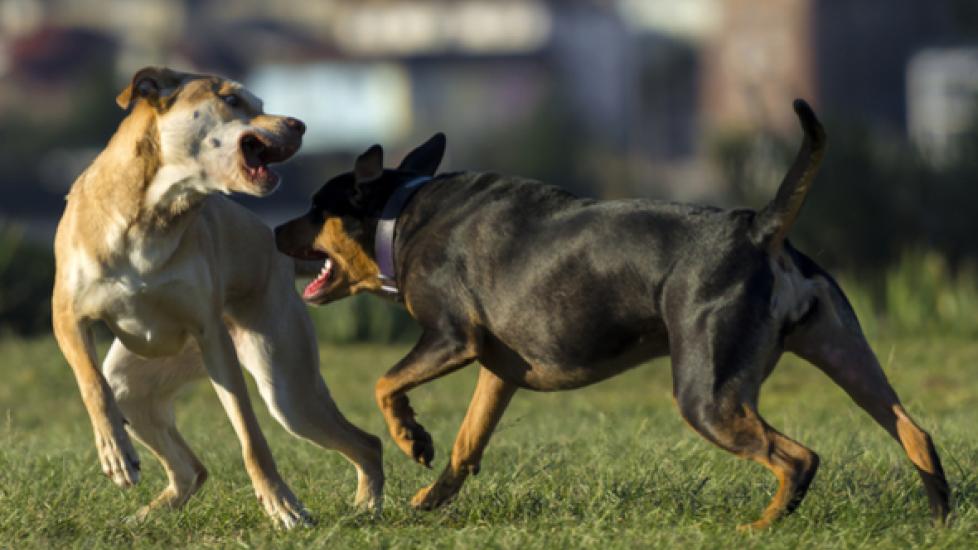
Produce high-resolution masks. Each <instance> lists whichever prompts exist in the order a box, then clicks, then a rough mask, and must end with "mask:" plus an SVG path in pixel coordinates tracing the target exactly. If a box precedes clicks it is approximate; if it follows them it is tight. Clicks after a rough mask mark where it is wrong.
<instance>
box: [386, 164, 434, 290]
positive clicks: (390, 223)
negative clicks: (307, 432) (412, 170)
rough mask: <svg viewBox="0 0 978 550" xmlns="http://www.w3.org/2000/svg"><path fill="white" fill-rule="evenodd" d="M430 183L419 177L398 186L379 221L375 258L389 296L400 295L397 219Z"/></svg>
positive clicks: (423, 177) (427, 178)
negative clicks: (420, 190)
mask: <svg viewBox="0 0 978 550" xmlns="http://www.w3.org/2000/svg"><path fill="white" fill-rule="evenodd" d="M429 181H431V177H429V176H419V177H416V178H412V179H411V180H409V181H407V182H406V183H404V184H402V185H399V186H397V188H396V189H394V192H393V193H391V196H390V197H389V198H388V199H387V203H386V204H385V205H384V210H383V212H382V213H381V215H380V219H379V220H378V221H377V231H376V234H375V235H374V256H375V257H376V258H377V267H378V268H380V274H379V278H380V290H381V291H382V292H384V293H386V294H388V295H392V296H396V295H398V294H399V293H400V290H399V289H398V287H397V271H396V269H395V263H394V260H395V258H394V237H395V234H394V233H395V229H396V228H397V218H398V217H399V216H400V215H401V211H403V210H404V206H405V205H407V203H408V201H409V200H411V197H413V196H414V193H415V192H417V190H418V189H420V188H421V187H422V186H423V185H424V184H426V183H428V182H429Z"/></svg>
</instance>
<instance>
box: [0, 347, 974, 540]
mask: <svg viewBox="0 0 978 550" xmlns="http://www.w3.org/2000/svg"><path fill="white" fill-rule="evenodd" d="M875 347H876V349H877V351H878V353H879V355H880V359H881V361H882V362H883V363H884V364H885V365H886V368H887V372H888V373H889V375H890V377H891V380H892V382H893V384H894V386H895V387H896V388H897V390H898V391H899V392H900V393H901V395H902V397H903V399H904V401H905V402H906V404H907V407H908V409H909V410H910V411H911V413H912V414H915V415H916V417H917V419H918V420H919V421H920V423H921V424H922V425H923V426H924V427H925V428H927V429H928V430H929V431H930V432H931V433H932V435H933V436H934V438H935V440H936V442H937V445H938V449H939V450H940V452H941V454H942V457H943V460H944V465H945V468H946V470H947V472H948V476H949V478H950V481H951V485H952V488H953V490H954V494H955V500H956V511H955V520H954V522H953V523H952V525H951V527H950V528H947V529H934V528H933V527H931V524H930V521H929V518H928V513H927V506H926V499H925V497H924V495H923V491H922V490H921V487H920V484H919V481H918V479H917V477H916V474H915V473H914V471H913V469H912V468H911V466H910V464H909V462H908V461H907V460H906V459H905V457H904V456H903V455H902V453H901V452H900V450H899V448H898V447H897V446H896V444H895V443H894V442H893V441H891V440H890V439H889V438H888V436H886V434H885V433H884V432H883V430H881V429H880V428H878V427H877V426H876V425H874V424H873V423H872V421H871V420H870V419H869V418H868V417H867V416H866V415H865V414H863V413H862V412H861V411H860V410H858V409H857V408H856V406H855V405H854V404H852V403H851V402H850V401H849V400H848V398H847V397H846V396H845V395H844V394H843V393H842V392H841V390H839V389H838V388H836V387H835V386H833V385H832V384H831V382H829V381H828V380H827V379H826V378H825V377H824V376H822V375H821V374H820V373H819V372H818V371H816V370H815V369H814V368H812V367H810V366H808V365H807V364H804V363H802V362H801V361H800V360H798V359H795V358H794V357H786V358H785V359H784V360H783V361H782V364H781V365H780V367H779V368H778V370H777V371H776V372H775V373H774V375H773V376H772V377H771V379H770V380H769V381H768V383H767V384H766V385H765V390H764V392H763V394H762V407H761V410H762V413H763V414H764V415H765V417H766V418H767V420H768V421H769V422H770V423H771V424H773V425H775V426H777V427H779V428H780V429H782V430H783V431H784V432H785V433H787V434H789V435H791V436H793V437H795V438H797V439H799V440H800V441H802V442H804V443H806V444H807V445H809V446H811V447H812V448H814V449H815V450H816V451H818V452H819V454H820V455H821V457H822V467H821V469H820V471H819V474H818V476H817V477H816V479H815V482H814V484H813V485H812V489H811V491H810V492H809V495H808V498H807V499H806V501H805V503H804V504H803V505H802V507H801V508H800V509H799V511H798V513H797V514H795V515H794V516H792V517H790V518H788V519H787V520H786V521H783V522H781V523H780V524H778V525H777V526H776V527H775V528H773V529H772V530H770V531H767V532H764V533H761V534H756V535H741V534H738V533H736V532H735V531H734V526H735V525H737V524H739V523H743V522H745V521H749V520H751V519H754V518H755V516H757V515H758V514H759V513H760V511H761V509H762V508H763V507H764V506H765V504H766V503H767V500H768V498H769V497H770V495H771V494H772V492H773V489H774V480H773V477H772V476H771V475H770V474H768V473H767V472H766V471H765V470H763V469H762V468H761V467H759V466H756V465H754V464H751V463H748V462H745V461H742V460H738V459H736V458H733V457H732V456H731V455H729V454H727V453H725V452H723V451H720V450H718V449H717V448H715V447H713V446H712V445H710V444H709V443H707V442H705V441H703V440H702V439H700V438H699V436H697V435H695V434H694V433H693V432H691V431H690V430H689V429H688V428H687V427H686V426H685V425H684V424H683V422H682V421H681V420H680V418H679V415H678V414H677V412H676V411H675V408H674V405H673V402H672V398H671V391H670V388H671V380H670V376H669V369H668V363H667V362H665V361H657V362H654V363H653V364H651V365H646V366H643V367H641V368H639V369H636V370H634V371H631V372H628V373H626V374H624V375H621V376H619V377H617V378H614V379H612V380H609V381H607V382H604V383H602V384H599V385H597V386H593V387H591V388H587V389H583V390H577V391H573V392H562V393H554V394H534V393H531V392H520V393H518V394H517V396H516V398H515V399H514V401H513V404H512V405H511V406H510V409H509V410H508V411H507V413H506V416H505V417H504V418H503V421H502V424H501V426H500V428H499V430H498V432H497V434H496V436H495V437H494V439H493V441H492V443H491V444H490V446H489V449H488V451H487V453H486V457H485V459H484V461H483V467H482V473H481V474H480V475H478V476H477V477H475V478H472V479H471V480H470V481H469V483H468V484H467V485H466V487H465V488H464V489H463V492H462V494H461V496H460V497H459V499H458V500H457V501H456V502H454V503H453V504H451V505H450V506H448V507H447V508H445V509H443V510H439V511H436V512H430V513H422V512H416V511H414V510H412V509H411V508H410V507H408V506H407V501H408V500H409V499H410V497H411V495H413V493H414V492H415V491H416V490H417V489H418V488H420V487H421V486H423V485H424V484H426V483H428V482H429V481H430V480H431V479H433V476H434V475H435V472H432V471H428V470H425V469H424V468H422V467H420V466H418V465H416V464H414V463H412V462H411V461H410V460H408V459H407V458H406V457H405V456H403V455H401V454H400V452H399V451H398V450H397V449H396V448H395V447H394V446H393V445H392V444H391V443H390V440H389V438H388V437H387V436H386V430H385V429H384V426H383V420H382V419H381V416H380V414H379V413H378V412H377V411H376V410H375V405H374V402H373V398H372V387H373V383H374V381H375V380H376V378H377V377H378V376H380V374H381V373H382V372H383V371H384V370H386V369H387V368H388V367H389V366H391V365H392V364H393V363H394V362H395V361H396V360H397V359H398V358H399V357H400V356H402V355H403V353H404V352H405V351H406V349H407V346H406V345H401V346H366V345H358V346H348V347H325V348H323V350H322V356H323V360H324V369H323V370H324V373H325V376H326V379H327V383H328V384H329V386H330V389H331V391H332V394H333V396H334V398H335V399H336V401H337V402H338V403H339V404H340V407H341V408H342V410H343V411H344V412H345V414H346V415H347V416H348V417H349V418H350V419H351V420H352V421H353V422H355V423H356V424H358V425H359V426H361V427H363V428H365V429H367V430H369V431H371V432H373V433H375V434H378V435H381V436H382V437H383V439H384V442H385V467H386V471H387V479H388V483H387V490H386V504H385V511H384V514H383V517H382V518H380V519H374V518H372V517H368V516H363V515H357V514H356V513H355V512H354V510H353V507H352V499H353V493H354V488H355V476H354V472H353V468H352V467H351V466H350V465H349V464H348V463H347V462H346V461H345V460H344V459H343V458H342V457H340V456H339V455H338V454H337V453H333V452H325V451H322V450H320V449H319V448H318V447H315V446H313V445H311V444H309V443H306V442H304V441H300V440H297V439H295V438H292V437H291V436H289V435H288V434H287V433H285V431H284V430H283V429H281V428H280V427H279V426H278V425H277V424H276V423H275V422H274V421H273V420H271V419H270V417H268V415H267V414H265V411H264V408H263V407H261V406H259V409H260V412H261V421H262V425H263V427H264V429H265V433H266V435H267V436H268V438H269V440H270V443H271V445H272V448H273V452H274V454H275V457H276V459H277V461H278V464H279V468H280V470H281V471H282V473H283V475H284V476H285V477H286V479H287V480H288V482H289V483H290V484H291V486H292V488H293V490H294V491H295V492H296V493H297V494H298V495H299V496H300V498H302V499H303V501H304V502H305V504H306V506H307V507H308V508H309V509H310V510H311V511H312V513H313V514H314V516H315V517H316V519H317V520H318V524H317V525H316V526H315V527H313V528H308V529H300V530H297V531H292V532H282V531H278V530H276V529H274V528H273V527H272V524H271V522H270V521H269V520H268V519H267V518H265V517H264V515H263V514H262V512H261V510H260V508H259V506H258V504H257V502H256V501H255V498H254V494H253V492H252V489H251V487H250V485H249V483H248V478H247V476H246V474H245V472H244V469H243V467H242V465H241V460H240V455H239V449H238V443H237V440H236V439H235V437H234V434H233V432H232V430H231V428H230V426H229V424H228V421H227V419H226V417H225V415H224V412H223V410H222V409H221V408H220V405H219V404H218V402H217V399H216V398H215V396H214V394H213V391H212V390H211V388H210V387H209V385H208V384H206V383H200V384H196V385H195V386H193V387H192V388H190V389H189V390H188V392H187V393H186V394H185V395H184V396H182V397H181V399H180V401H179V403H178V409H177V415H178V421H179V424H180V425H181V428H182V430H183V431H184V432H185V435H186V436H187V439H188V440H189V442H190V444H191V445H192V446H193V447H194V448H195V449H196V450H197V452H198V454H199V455H200V457H201V458H202V460H203V462H204V463H205V464H206V465H207V467H208V469H209V471H210V474H211V477H210V480H209V481H208V483H207V485H206V486H205V488H204V489H203V490H202V492H201V493H200V494H199V495H197V496H196V497H195V498H194V499H192V500H191V501H190V503H189V505H188V506H187V507H186V508H185V509H184V510H181V511H178V512H171V513H165V514H162V515H159V516H157V517H155V518H153V519H152V520H150V521H148V522H146V523H143V524H139V525H129V524H126V523H125V522H124V521H123V519H124V518H125V517H126V516H127V515H129V514H131V513H133V512H135V511H136V509H138V507H139V506H140V505H141V504H143V503H145V502H146V501H148V500H149V499H150V498H152V497H153V496H154V495H155V493H156V492H158V491H159V490H160V489H162V488H163V485H164V479H165V478H164V475H163V472H162V470H161V468H159V466H158V465H157V463H156V461H155V459H154V458H153V457H152V456H151V455H150V454H149V452H148V451H146V450H145V449H144V448H142V447H139V450H140V453H141V457H142V459H143V464H144V467H143V474H144V476H143V480H142V482H141V483H140V484H139V485H138V486H137V487H135V488H133V489H132V490H129V491H121V490H119V489H117V488H116V487H115V486H114V485H112V484H111V483H110V482H109V481H108V480H107V479H106V478H105V477H104V476H102V475H101V474H100V472H99V467H98V463H97V459H96V456H95V450H94V447H93V445H92V441H91V431H90V426H89V423H88V419H87V418H86V416H85V413H84V411H83V409H82V406H81V402H80V398H79V397H78V392H77V389H76V388H75V385H74V380H73V378H72V376H71V372H70V370H69V369H68V367H67V366H66V365H65V364H64V362H63V360H62V358H61V356H60V354H59V353H58V351H57V349H56V347H55V346H54V344H53V342H52V341H51V340H49V339H39V340H35V341H21V340H12V339H8V340H5V341H2V342H0V376H2V377H3V378H2V379H3V383H2V384H0V547H25V546H37V547H40V546H43V547H65V546H78V547H86V548H89V547H99V546H101V547H118V546H123V545H125V546H130V545H133V546H159V547H173V546H195V547H196V546H205V547H206V546H221V547H226V546H239V547H276V548H281V547H307V546H315V547H325V546H330V547H335V548H349V547H385V548H409V547H419V546H421V547H433V548H470V547H503V548H536V547H556V548H561V547H600V548H635V547H665V548H672V547H682V548H697V547H707V548H730V547H752V548H753V547H770V548H786V547H787V548H792V547H797V548H810V547H857V548H888V547H907V546H912V545H921V546H926V547H928V548H954V547H960V548H965V547H973V545H974V542H975V541H976V540H978V510H976V504H978V473H976V472H978V437H976V435H975V431H974V427H975V421H976V419H978V416H976V414H978V413H976V411H978V377H976V376H975V373H976V370H975V368H976V367H975V365H978V342H971V341H970V340H967V339H957V340H955V339H946V338H944V339H914V340H900V339H884V340H880V341H877V342H875ZM474 375H475V369H474V368H469V369H465V370H463V371H461V372H460V373H457V374H455V375H452V376H449V377H447V378H445V379H442V380H439V381H436V382H434V383H431V384H429V385H427V386H424V387H422V388H419V389H417V390H415V391H414V392H413V393H412V401H413V405H414V408H415V409H416V411H417V412H418V417H419V420H420V421H421V422H422V423H424V424H425V425H426V426H427V427H428V428H429V430H430V431H431V433H432V434H433V436H434V438H435V442H436V446H437V449H438V454H437V456H436V464H435V468H436V470H437V469H440V468H441V467H443V466H444V464H445V460H446V454H447V452H448V450H449V449H450V446H451V443H452V440H453V437H454V434H455V430H456V428H457V426H458V423H459V422H460V421H461V419H462V416H463V414H464V412H465V407H466V404H467V402H468V398H469V395H470V393H471V389H472V388H473V387H474V383H475V378H474ZM252 395H255V392H252Z"/></svg>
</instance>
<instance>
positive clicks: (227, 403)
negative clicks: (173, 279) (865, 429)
mask: <svg viewBox="0 0 978 550" xmlns="http://www.w3.org/2000/svg"><path fill="white" fill-rule="evenodd" d="M205 334H206V335H207V337H203V338H198V343H199V345H200V351H201V355H202V357H203V360H204V366H205V367H206V368H207V372H208V374H209V375H210V378H211V382H212V383H213V385H214V389H215V391H216V392H217V397H218V398H219V399H220V400H221V405H223V406H224V410H225V411H226V412H227V415H228V418H229V419H230V420H231V425H232V426H233V427H234V431H235V433H236V434H237V435H238V440H239V441H240V442H241V454H242V456H243V458H244V463H245V468H246V469H247V471H248V476H249V477H251V483H252V485H253V486H254V488H255V496H257V497H258V501H259V502H260V503H261V504H262V506H263V507H264V508H265V512H266V513H267V514H268V515H269V516H271V517H272V519H273V520H274V521H276V522H277V523H278V524H280V525H281V526H283V527H285V528H286V529H290V528H292V527H295V526H296V525H299V524H302V523H309V521H310V520H309V514H308V512H306V509H305V507H304V506H303V505H302V503H301V502H299V499H298V498H296V496H295V495H294V494H293V493H292V490H291V489H289V487H288V486H287V485H286V484H285V482H284V481H283V480H282V477H281V476H280V475H279V473H278V469H277V468H276V466H275V460H274V459H273V458H272V452H271V450H270V449H269V447H268V442H267V441H266V440H265V436H264V435H263V434H262V432H261V427H260V426H259V425H258V419H257V418H256V417H255V411H254V409H253V408H252V407H251V400H250V399H249V398H248V387H247V386H246V385H245V380H244V375H243V374H242V372H241V366H240V364H239V363H238V359H237V355H236V354H235V351H234V345H233V343H232V341H231V336H230V334H228V331H227V328H226V327H225V326H224V324H223V323H219V322H218V323H213V324H211V325H210V326H209V327H208V329H207V330H206V331H205Z"/></svg>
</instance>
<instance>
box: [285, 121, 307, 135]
mask: <svg viewBox="0 0 978 550" xmlns="http://www.w3.org/2000/svg"><path fill="white" fill-rule="evenodd" d="M285 125H286V126H288V127H289V128H291V129H293V130H295V131H296V132H299V133H300V134H304V133H306V125H305V123H304V122H302V121H301V120H299V119H297V118H292V117H289V118H287V119H285Z"/></svg>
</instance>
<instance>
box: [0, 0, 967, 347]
mask: <svg viewBox="0 0 978 550" xmlns="http://www.w3.org/2000/svg"><path fill="white" fill-rule="evenodd" d="M145 65H168V66H171V67H173V68H176V69H181V70H188V71H207V72H214V73H218V74H221V75H225V76H229V77H232V78H235V79H237V80H239V81H241V82H243V83H244V84H245V85H246V86H248V87H249V88H250V89H252V90H253V91H254V92H255V93H256V94H257V95H259V96H260V97H262V98H263V99H264V100H265V105H266V110H267V111H268V112H273V113H282V114H289V115H292V116H297V117H299V118H302V119H303V120H304V121H305V122H306V123H307V124H308V126H309V131H308V133H307V135H306V139H305V142H304V145H303V148H302V151H301V152H300V154H299V155H298V157H296V158H295V159H293V160H292V161H290V162H289V163H288V164H287V165H285V166H284V167H282V169H281V171H282V172H283V174H284V175H285V183H284V185H283V186H282V187H281V188H280V190H279V191H278V192H277V193H276V194H275V195H273V196H271V197H270V198H266V199H262V200H249V199H244V198H237V199H236V200H241V201H242V202H243V203H244V204H246V205H247V206H248V207H249V208H252V209H253V210H254V211H256V212H257V213H258V214H259V215H260V216H261V217H262V218H263V219H264V220H265V221H266V222H267V223H268V224H270V225H274V224H276V223H279V222H281V221H284V220H285V219H287V218H289V217H291V216H294V215H296V214H298V213H299V212H302V211H304V209H305V208H306V207H307V201H308V197H309V196H310V195H311V194H312V192H313V191H314V190H315V189H316V188H318V186H319V185H321V183H322V182H324V181H325V180H326V179H327V178H328V177H329V176H331V175H333V174H335V173H338V172H340V171H345V170H348V169H349V168H350V167H351V166H352V164H351V163H352V159H353V157H354V156H355V155H356V154H357V153H359V152H361V151H362V150H363V149H364V148H365V147H367V146H369V145H370V144H372V143H375V142H379V143H381V144H383V145H384V146H385V150H386V151H387V155H388V156H387V160H388V164H393V163H395V162H397V161H398V160H399V159H400V157H401V156H402V155H403V154H404V153H405V152H406V151H407V150H409V148H411V147H412V146H413V145H415V144H418V143H420V142H421V141H422V140H423V139H425V138H427V137H428V136H429V135H431V134H432V133H434V132H436V131H443V132H445V133H446V134H447V135H448V143H449V148H448V156H447V158H446V161H445V163H443V165H442V169H443V170H462V169H465V170H480V171H496V172H501V173H510V174H520V175H524V176H529V177H534V178H537V179H541V180H544V181H546V182H549V183H554V184H558V185H561V186H564V187H567V188H569V189H571V190H573V191H575V192H577V193H579V194H582V195H588V196H594V197H600V198H618V197H652V198H663V199H674V200H683V201H697V202H705V203H712V204H717V205H721V206H746V207H753V208H756V207H760V206H761V205H763V204H764V203H765V202H766V201H767V200H769V198H770V197H771V196H772V195H773V192H774V190H775V188H776V187H777V184H778V183H779V182H780V180H781V177H782V176H783V174H784V172H785V171H786V169H787V166H788V164H789V162H790V159H791V158H793V156H794V152H795V149H796V148H797V145H798V142H799V140H800V131H799V130H798V128H797V124H796V121H795V119H794V114H793V112H792V110H791V100H792V99H793V98H795V97H804V98H807V99H808V100H809V101H810V102H811V103H812V104H813V105H814V106H815V108H816V111H817V112H818V113H819V115H820V116H821V118H822V120H823V123H824V124H825V126H826V128H827V131H828V135H829V143H830V147H829V152H828V155H827V159H826V163H825V165H824V167H823V170H822V172H821V175H820V176H819V178H818V180H817V182H816V184H815V186H814V187H813V190H812V192H811V194H810V195H809V201H808V203H807V204H806V207H805V209H804V210H803V213H802V215H801V218H800V222H799V224H798V225H797V226H796V228H795V230H794V231H793V233H792V240H793V241H794V242H795V244H796V245H798V246H799V247H800V248H802V249H803V250H804V251H806V252H807V253H808V254H809V255H811V256H813V257H814V258H815V259H816V260H817V261H818V262H820V263H822V264H823V265H824V266H826V267H828V268H829V269H830V270H832V271H833V272H835V273H839V274H841V278H842V282H843V286H844V288H846V290H847V291H848V292H849V294H850V295H851V297H852V298H853V301H854V303H855V305H856V307H857V309H858V310H859V313H860V314H861V316H862V318H863V322H864V324H865V325H866V329H867V332H869V333H870V335H871V336H872V335H873V333H875V332H879V331H885V332H887V334H900V333H904V332H908V333H909V332H913V333H918V334H919V333H921V332H926V331H933V332H940V333H954V334H962V335H967V336H978V269H976V267H975V266H976V261H978V238H976V233H978V231H976V230H978V200H976V199H978V194H976V183H978V182H976V176H978V3H976V2H974V0H930V1H928V2H919V1H912V0H749V1H748V0H683V1H682V2H677V1H675V0H604V1H599V0H589V1H586V0H578V1H560V2H558V1H550V2H545V1H509V0H503V1H490V0H459V1H436V0H400V1H397V0H389V1H381V0H374V1H354V0H319V1H315V2H310V1H308V0H276V1H274V2H268V1H257V0H256V1H251V0H241V1H234V2H217V1H206V0H182V1H179V0H177V1H155V0H86V1H77V0H0V333H7V334H16V335H45V334H48V333H49V332H50V328H49V327H50V314H49V311H48V310H49V307H50V302H49V300H50V290H51V281H52V275H53V257H52V250H51V248H52V246H51V241H52V237H53V233H54V227H55V225H56V223H57V220H58V218H59V217H60V215H61V211H62V209H63V204H64V200H63V197H64V195H65V193H66V192H67V190H68V189H69V187H70V185H71V183H72V181H73V180H74V178H75V177H77V175H78V174H79V173H80V172H81V171H82V170H83V169H84V167H85V166H86V165H87V164H88V163H89V162H90V161H91V160H92V159H93V158H94V156H95V155H96V153H97V152H98V151H99V150H100V149H101V148H102V147H103V145H104V144H105V142H106V141H107V139H108V137H109V136H110V135H111V134H112V132H113V131H114V129H115V127H116V126H117V124H118V123H119V121H120V120H121V119H122V117H123V116H124V113H123V112H122V111H121V110H119V109H118V108H117V106H116V105H115V102H114V98H115V95H116V94H117V93H118V92H119V91H120V90H121V89H122V88H123V87H124V86H125V85H126V84H127V83H128V81H129V78H130V77H131V75H132V74H133V73H134V72H135V71H136V70H137V69H139V68H141V67H143V66H145ZM314 315H315V317H316V320H317V325H318V328H319V332H320V337H321V338H322V339H323V340H324V341H332V342H348V341H356V340H373V341H391V340H398V339H404V338H408V337H410V335H411V334H412V333H413V331H414V330H415V329H414V328H413V326H412V324H411V322H410V320H409V319H407V318H406V317H405V316H404V314H403V313H400V312H399V310H398V309H397V308H394V307H392V306H388V305H387V304H385V303H384V302H382V301H381V300H378V299H376V298H365V299H359V298H358V299H352V300H346V301H343V302H340V303H337V304H335V305H332V306H330V307H327V308H320V309H317V310H315V311H314Z"/></svg>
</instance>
